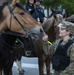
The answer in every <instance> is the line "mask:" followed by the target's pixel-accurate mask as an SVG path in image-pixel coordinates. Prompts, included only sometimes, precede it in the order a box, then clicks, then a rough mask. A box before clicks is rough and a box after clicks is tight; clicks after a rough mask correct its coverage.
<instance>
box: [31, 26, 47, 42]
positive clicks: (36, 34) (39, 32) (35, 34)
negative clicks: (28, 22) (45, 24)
mask: <svg viewBox="0 0 74 75" xmlns="http://www.w3.org/2000/svg"><path fill="white" fill-rule="evenodd" d="M30 33H31V37H32V38H35V39H38V38H42V40H44V41H46V40H47V39H48V36H47V35H46V33H45V32H44V30H43V28H42V27H35V28H33V29H31V30H30Z"/></svg>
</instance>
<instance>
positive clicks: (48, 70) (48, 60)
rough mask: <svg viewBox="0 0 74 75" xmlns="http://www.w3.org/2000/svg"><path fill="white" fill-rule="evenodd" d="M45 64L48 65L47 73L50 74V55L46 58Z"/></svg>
mask: <svg viewBox="0 0 74 75" xmlns="http://www.w3.org/2000/svg"><path fill="white" fill-rule="evenodd" d="M45 65H46V73H47V74H46V75H50V59H49V57H48V58H47V59H46V60H45Z"/></svg>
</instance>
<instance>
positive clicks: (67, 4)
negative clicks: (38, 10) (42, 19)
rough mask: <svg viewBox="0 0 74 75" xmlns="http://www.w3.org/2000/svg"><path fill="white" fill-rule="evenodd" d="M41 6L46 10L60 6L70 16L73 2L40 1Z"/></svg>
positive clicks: (73, 8) (71, 0) (59, 0)
mask: <svg viewBox="0 0 74 75" xmlns="http://www.w3.org/2000/svg"><path fill="white" fill-rule="evenodd" d="M42 5H44V6H45V8H47V9H48V8H49V7H51V8H52V9H56V8H57V7H58V6H59V5H62V6H63V8H65V9H67V10H68V12H69V14H70V15H71V14H73V13H74V0H42Z"/></svg>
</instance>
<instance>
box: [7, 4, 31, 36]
mask: <svg viewBox="0 0 74 75" xmlns="http://www.w3.org/2000/svg"><path fill="white" fill-rule="evenodd" d="M15 8H16V7H15V6H14V8H12V7H11V6H10V5H8V9H9V11H10V14H11V17H10V28H11V21H12V15H13V17H14V18H15V20H16V21H17V22H18V23H19V25H20V26H21V27H22V29H23V30H24V31H25V32H26V34H25V37H27V36H30V35H31V33H30V32H29V31H28V30H27V29H26V28H25V27H24V26H23V24H22V23H21V22H20V21H19V20H18V18H17V17H16V16H15V15H14V13H13V11H14V9H15Z"/></svg>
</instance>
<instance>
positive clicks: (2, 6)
mask: <svg viewBox="0 0 74 75" xmlns="http://www.w3.org/2000/svg"><path fill="white" fill-rule="evenodd" d="M7 4H8V2H4V3H3V4H2V5H0V20H2V19H3V8H4V7H5V6H6V5H7Z"/></svg>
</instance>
